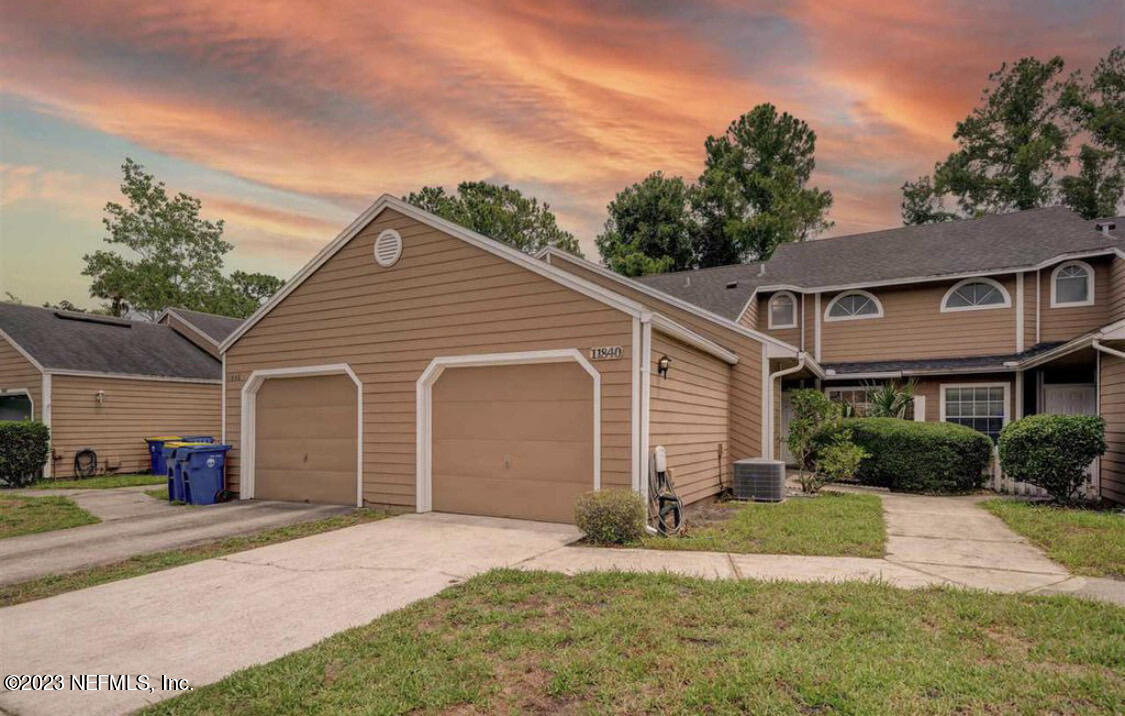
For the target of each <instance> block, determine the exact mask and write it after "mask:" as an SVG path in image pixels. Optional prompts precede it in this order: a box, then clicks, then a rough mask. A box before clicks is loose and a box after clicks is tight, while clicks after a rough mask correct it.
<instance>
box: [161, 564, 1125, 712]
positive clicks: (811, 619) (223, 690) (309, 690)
mask: <svg viewBox="0 0 1125 716" xmlns="http://www.w3.org/2000/svg"><path fill="white" fill-rule="evenodd" d="M1123 650H1125V611H1123V610H1121V609H1120V608H1118V607H1114V606H1110V605H1105V604H1099V603H1094V602H1083V601H1080V600H1077V599H1073V598H1070V597H1026V596H1015V595H1000V594H985V593H982V592H971V591H962V590H943V589H936V588H935V589H927V590H901V589H896V588H893V587H890V586H887V585H882V584H875V583H864V582H845V583H833V584H797V583H786V582H754V581H737V580H720V581H705V580H697V579H689V578H684V577H675V576H668V575H655V574H623V573H597V574H585V575H580V576H577V577H566V576H563V575H558V574H548V573H543V572H519V571H512V570H498V571H493V572H489V573H487V574H484V575H482V576H479V577H476V578H474V579H472V580H470V581H468V582H466V583H465V584H462V585H459V586H456V587H452V588H449V589H447V590H445V591H443V592H442V593H440V594H439V595H437V596H435V597H432V598H430V599H426V600H424V601H421V602H417V603H415V604H413V605H411V606H408V607H406V608H405V609H402V610H400V611H397V612H392V613H390V614H388V615H386V616H384V617H381V618H379V619H377V620H375V621H373V622H371V623H370V624H367V625H365V626H362V627H358V628H355V629H350V630H348V631H345V632H341V633H339V634H336V635H334V636H332V637H329V638H328V639H325V640H324V641H322V642H320V643H319V644H316V645H315V646H313V647H310V648H308V649H304V650H302V651H299V652H295V653H293V654H290V655H288V656H285V657H282V658H281V659H278V660H276V661H273V662H270V663H267V664H263V665H259V666H254V667H251V668H248V669H245V670H243V671H239V672H236V673H234V674H231V675H230V676H228V677H227V678H225V679H223V680H222V681H219V682H217V683H215V684H211V685H208V686H203V687H197V688H196V690H195V691H194V692H191V693H188V694H185V695H182V696H179V697H177V698H175V699H172V700H170V701H166V702H163V703H158V704H155V705H153V706H151V707H149V708H148V710H147V713H169V714H171V713H175V714H195V713H199V714H205V713H206V714H216V713H233V714H249V713H255V714H258V713H260V714H306V713H310V714H318V713H321V714H330V713H407V712H411V713H413V712H440V713H523V712H533V713H555V712H562V713H651V712H658V713H674V714H695V713H740V712H741V713H746V712H753V713H802V712H809V713H812V712H818V713H819V712H822V711H824V712H829V711H831V712H843V713H862V714H879V713H884V714H900V713H951V712H972V713H1021V712H1023V713H1031V712H1036V713H1039V712H1053V713H1074V712H1083V711H1103V712H1112V711H1113V710H1115V709H1118V708H1119V707H1120V705H1121V704H1122V703H1123V702H1125V673H1123V672H1122V671H1121V669H1120V666H1121V656H1122V653H1125V652H1123Z"/></svg>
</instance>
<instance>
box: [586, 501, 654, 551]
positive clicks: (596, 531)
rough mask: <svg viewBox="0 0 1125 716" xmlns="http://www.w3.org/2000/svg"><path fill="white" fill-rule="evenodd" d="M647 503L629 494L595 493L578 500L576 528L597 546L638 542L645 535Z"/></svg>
mask: <svg viewBox="0 0 1125 716" xmlns="http://www.w3.org/2000/svg"><path fill="white" fill-rule="evenodd" d="M646 513H647V508H646V507H645V501H644V499H643V498H641V496H640V495H638V494H637V493H635V492H631V491H629V490H595V491H594V492H586V493H583V494H581V495H579V496H578V499H577V500H575V503H574V524H575V525H577V526H578V529H580V530H582V531H583V532H585V533H586V537H587V538H588V539H589V540H590V541H591V542H594V543H595V544H626V543H628V542H636V541H637V540H639V539H640V538H641V537H642V536H643V535H644V531H645V517H646Z"/></svg>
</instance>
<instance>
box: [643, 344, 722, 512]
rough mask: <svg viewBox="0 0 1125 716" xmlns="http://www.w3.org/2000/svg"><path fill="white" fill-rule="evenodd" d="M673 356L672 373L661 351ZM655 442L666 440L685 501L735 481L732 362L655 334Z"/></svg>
mask: <svg viewBox="0 0 1125 716" xmlns="http://www.w3.org/2000/svg"><path fill="white" fill-rule="evenodd" d="M665 355H666V356H668V357H669V358H671V359H672V365H671V368H670V369H669V371H668V377H667V378H661V377H660V376H658V375H657V372H656V364H657V361H659V359H660V358H661V356H665ZM651 370H652V394H651V397H650V400H649V442H650V444H651V445H652V446H653V447H655V446H657V445H663V446H664V448H665V450H666V451H667V454H668V466H669V467H670V468H671V469H672V479H673V480H674V482H675V485H676V492H677V494H679V496H680V499H682V500H683V501H684V503H685V504H690V503H692V502H695V501H696V500H700V499H703V498H705V497H708V496H710V495H714V494H715V493H717V492H718V491H719V490H720V487H721V486H722V485H729V484H730V447H729V425H730V366H728V365H727V364H726V363H724V362H723V361H721V360H719V359H717V358H715V357H714V356H711V355H709V354H707V353H704V352H703V351H700V350H699V349H697V348H694V347H692V346H688V345H685V344H684V343H681V342H680V341H678V340H675V339H673V338H671V337H669V336H666V335H664V334H662V333H660V332H658V331H654V332H653V334H652V365H651Z"/></svg>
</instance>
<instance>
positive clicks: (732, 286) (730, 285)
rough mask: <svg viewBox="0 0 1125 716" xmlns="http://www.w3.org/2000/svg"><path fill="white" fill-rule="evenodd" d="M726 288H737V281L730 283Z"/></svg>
mask: <svg viewBox="0 0 1125 716" xmlns="http://www.w3.org/2000/svg"><path fill="white" fill-rule="evenodd" d="M727 288H738V281H731V282H730V283H728V284H727Z"/></svg>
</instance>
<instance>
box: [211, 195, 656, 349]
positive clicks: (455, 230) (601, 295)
mask: <svg viewBox="0 0 1125 716" xmlns="http://www.w3.org/2000/svg"><path fill="white" fill-rule="evenodd" d="M386 209H392V210H394V211H397V212H398V213H400V214H403V215H404V216H408V217H410V218H411V219H414V220H415V221H418V222H420V223H422V224H426V225H427V226H430V227H431V228H434V229H437V230H438V231H441V232H444V233H446V234H448V235H450V236H453V237H454V238H458V239H461V240H462V241H464V242H466V243H468V244H471V245H473V246H476V247H477V248H479V249H483V250H484V251H487V252H489V253H491V254H494V255H496V256H499V257H500V258H503V259H507V260H508V261H511V262H512V263H514V264H517V265H519V266H522V267H523V268H526V269H527V270H529V271H531V272H533V273H536V274H539V275H540V276H543V277H544V278H548V279H550V280H552V281H554V282H556V283H559V284H562V285H563V286H566V287H567V288H570V289H573V290H575V291H577V292H578V293H581V294H583V295H586V296H588V297H590V298H592V299H594V300H596V301H600V302H601V303H604V304H606V305H608V306H611V307H613V308H616V309H618V310H620V311H622V312H624V313H626V314H628V315H630V316H633V317H639V316H640V315H641V313H642V312H643V311H644V307H643V306H641V304H639V303H637V302H636V301H632V300H630V299H628V298H626V297H625V296H621V295H619V294H617V293H614V292H613V291H609V290H607V289H606V288H604V287H602V286H599V285H597V284H595V283H592V282H590V281H586V280H584V279H581V278H579V277H578V276H575V275H574V274H572V273H570V272H569V271H563V270H562V269H558V268H555V267H554V266H552V265H550V264H548V263H547V262H545V261H540V260H538V259H536V257H534V256H531V255H529V254H525V253H524V252H522V251H519V250H517V249H513V248H512V247H510V246H508V245H506V244H504V243H501V242H499V241H496V240H495V239H490V238H488V237H487V236H484V235H482V234H478V233H477V232H475V231H470V230H469V229H466V228H465V227H463V226H458V225H457V224H454V223H452V222H450V221H446V220H445V219H442V218H441V217H438V216H435V215H433V214H431V213H429V212H428V211H423V210H422V209H419V208H418V207H416V206H413V205H411V204H408V203H407V202H405V201H403V200H402V199H399V198H397V197H394V196H391V195H390V194H384V195H382V196H381V197H379V198H378V199H377V200H376V201H375V203H373V204H372V205H371V206H369V207H368V208H367V209H366V210H365V211H364V212H363V213H362V214H360V215H359V216H358V217H356V218H355V220H354V221H352V223H350V224H348V226H347V227H346V228H345V229H344V230H343V231H341V232H340V233H339V234H338V235H337V236H336V238H335V239H333V240H332V241H331V242H329V243H328V244H327V245H326V246H325V247H324V248H322V249H321V250H320V251H318V252H317V254H316V255H315V256H314V257H313V258H312V260H311V261H309V262H308V263H307V264H305V265H304V267H303V268H301V270H300V271H298V272H297V274H296V275H295V276H293V278H291V279H289V281H287V282H286V284H285V285H284V286H282V287H281V290H279V291H278V292H277V293H275V294H274V295H273V296H272V297H271V298H270V300H269V301H267V302H266V303H265V304H263V305H262V307H261V308H259V309H258V310H257V311H255V312H254V313H253V314H252V315H251V316H250V317H249V318H248V319H246V321H244V322H243V324H242V325H241V326H239V327H238V328H237V329H236V330H235V331H234V333H232V334H230V335H229V336H228V337H227V338H226V339H225V340H224V341H223V342H222V343H220V344H219V351H220V352H226V351H227V350H229V349H230V347H231V346H232V345H234V344H235V343H236V342H237V341H238V339H239V338H241V337H242V336H243V335H244V334H245V333H246V332H247V331H249V330H250V329H251V328H253V327H254V326H255V325H256V324H257V323H258V321H260V320H262V318H264V317H265V316H266V315H267V314H268V313H269V312H270V311H272V310H273V309H274V308H275V307H276V306H277V305H278V304H279V303H281V302H282V301H283V300H284V299H285V297H286V296H288V295H289V294H290V293H292V292H293V291H294V290H295V289H296V288H297V287H298V286H300V285H301V284H302V283H304V282H305V279H307V278H308V277H309V276H311V275H312V274H313V273H314V272H315V271H316V270H317V269H318V268H320V267H321V266H323V265H324V264H325V263H326V262H327V261H328V259H330V258H332V257H333V256H334V255H335V254H336V252H337V251H339V250H340V249H341V248H343V247H344V245H346V244H347V243H348V242H349V241H351V240H352V239H353V238H355V237H356V236H357V235H358V234H359V232H360V231H362V230H363V229H364V228H365V227H366V226H367V225H368V224H370V223H371V222H372V221H374V220H375V218H376V217H378V216H379V214H381V213H382V212H383V211H384V210H386Z"/></svg>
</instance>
